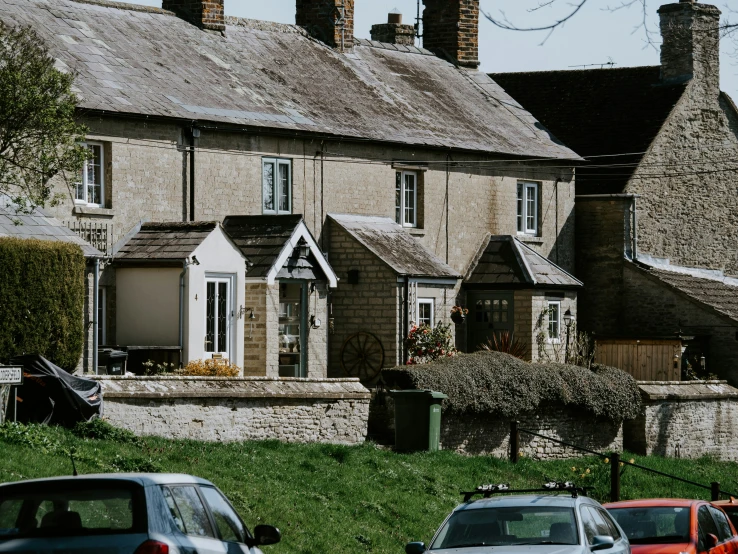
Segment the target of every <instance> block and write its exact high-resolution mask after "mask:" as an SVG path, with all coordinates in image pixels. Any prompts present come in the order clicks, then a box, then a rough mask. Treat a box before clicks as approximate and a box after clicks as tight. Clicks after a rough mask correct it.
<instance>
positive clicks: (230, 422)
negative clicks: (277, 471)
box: [97, 377, 370, 444]
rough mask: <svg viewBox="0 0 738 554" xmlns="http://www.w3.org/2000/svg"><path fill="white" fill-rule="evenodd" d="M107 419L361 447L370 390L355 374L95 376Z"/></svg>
mask: <svg viewBox="0 0 738 554" xmlns="http://www.w3.org/2000/svg"><path fill="white" fill-rule="evenodd" d="M97 379H99V381H100V382H101V384H102V387H103V399H104V417H105V419H107V420H108V421H110V423H112V424H113V425H115V426H117V427H122V428H124V429H129V430H131V431H133V432H134V433H136V434H137V435H141V436H145V435H155V436H162V437H169V438H176V439H192V440H204V441H245V440H264V439H278V440H281V441H285V442H325V443H342V444H357V443H361V442H363V441H364V440H365V438H366V432H367V420H368V417H369V396H370V395H369V391H368V390H366V389H365V388H364V387H363V386H361V384H360V383H359V382H358V381H357V380H355V379H341V380H323V379H266V378H261V379H257V378H242V379H230V378H208V377H200V378H198V377H194V378H192V377H188V378H184V377H164V378H161V377H148V378H141V377H139V378H135V379H132V378H124V377H123V378H119V377H98V378H97Z"/></svg>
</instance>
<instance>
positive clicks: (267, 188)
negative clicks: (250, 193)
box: [262, 162, 274, 212]
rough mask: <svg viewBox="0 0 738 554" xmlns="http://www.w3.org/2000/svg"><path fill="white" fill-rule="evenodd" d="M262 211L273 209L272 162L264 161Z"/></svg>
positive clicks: (271, 210)
mask: <svg viewBox="0 0 738 554" xmlns="http://www.w3.org/2000/svg"><path fill="white" fill-rule="evenodd" d="M262 185H263V193H262V194H263V195H264V211H265V212H273V211H274V162H264V166H263V168H262Z"/></svg>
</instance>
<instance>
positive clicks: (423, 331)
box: [405, 323, 458, 365]
mask: <svg viewBox="0 0 738 554" xmlns="http://www.w3.org/2000/svg"><path fill="white" fill-rule="evenodd" d="M450 329H451V325H450V324H445V325H444V324H443V323H437V324H436V326H435V327H430V326H428V325H413V327H412V329H410V332H409V333H408V335H407V339H405V347H406V348H407V352H408V355H409V357H408V360H407V365H416V364H425V363H428V362H432V361H433V360H437V359H439V358H445V357H449V358H450V357H451V356H455V355H456V354H457V353H458V350H456V348H454V343H453V337H452V335H451V330H450Z"/></svg>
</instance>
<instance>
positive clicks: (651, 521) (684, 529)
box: [608, 506, 690, 544]
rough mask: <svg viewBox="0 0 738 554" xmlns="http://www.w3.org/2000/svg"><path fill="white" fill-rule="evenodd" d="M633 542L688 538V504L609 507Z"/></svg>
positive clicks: (662, 542) (674, 542)
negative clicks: (683, 505) (686, 505)
mask: <svg viewBox="0 0 738 554" xmlns="http://www.w3.org/2000/svg"><path fill="white" fill-rule="evenodd" d="M608 511H609V512H610V515H612V517H613V518H615V521H617V522H618V525H620V527H621V528H622V529H623V531H625V536H626V537H628V540H629V541H630V543H631V544H681V543H686V542H689V540H690V539H689V508H688V507H682V506H648V507H637V508H636V507H634V508H611V509H610V510H608Z"/></svg>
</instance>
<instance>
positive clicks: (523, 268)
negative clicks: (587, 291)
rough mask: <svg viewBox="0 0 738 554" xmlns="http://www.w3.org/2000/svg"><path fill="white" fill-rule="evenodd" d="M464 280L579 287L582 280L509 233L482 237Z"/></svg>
mask: <svg viewBox="0 0 738 554" xmlns="http://www.w3.org/2000/svg"><path fill="white" fill-rule="evenodd" d="M464 284H465V285H466V286H472V287H499V288H529V287H541V288H548V289H551V288H554V289H556V288H579V287H581V286H582V282H581V281H579V280H578V279H576V278H575V277H574V276H573V275H571V274H569V273H567V272H566V271H565V270H563V269H561V268H560V267H559V266H557V265H556V264H555V263H553V262H552V261H550V260H548V259H546V258H545V257H543V256H541V255H540V254H539V253H538V252H536V251H535V250H533V249H532V248H530V247H529V246H528V245H527V244H525V243H523V242H521V241H520V240H518V239H517V238H516V237H513V236H510V235H497V236H494V235H493V236H491V237H489V239H485V241H484V242H483V243H482V247H481V248H480V250H479V253H478V254H477V256H476V258H475V260H474V261H473V262H472V263H471V265H470V266H469V269H468V271H467V273H466V277H465V278H464Z"/></svg>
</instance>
